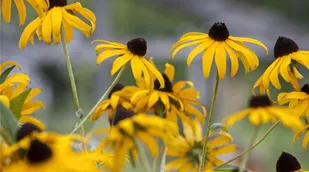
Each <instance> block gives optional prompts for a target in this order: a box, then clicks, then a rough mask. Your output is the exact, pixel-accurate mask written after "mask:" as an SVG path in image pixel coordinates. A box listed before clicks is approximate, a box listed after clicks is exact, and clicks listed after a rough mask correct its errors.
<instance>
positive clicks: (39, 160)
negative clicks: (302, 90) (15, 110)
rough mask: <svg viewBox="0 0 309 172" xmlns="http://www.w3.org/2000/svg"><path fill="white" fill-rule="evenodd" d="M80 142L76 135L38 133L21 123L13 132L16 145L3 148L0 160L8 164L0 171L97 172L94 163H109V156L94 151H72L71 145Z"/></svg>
mask: <svg viewBox="0 0 309 172" xmlns="http://www.w3.org/2000/svg"><path fill="white" fill-rule="evenodd" d="M83 140H84V139H83V138H81V137H80V136H78V135H71V136H69V135H59V134H56V133H47V132H42V131H41V130H40V129H39V128H38V127H36V126H34V125H32V124H24V125H23V126H22V127H21V128H20V129H19V131H18V132H17V143H16V144H14V145H12V146H9V147H7V148H6V149H5V150H4V152H3V159H1V160H2V161H3V162H9V163H5V165H4V168H3V171H4V172H16V171H18V172H29V171H31V172H42V171H44V172H55V171H72V172H85V171H93V172H99V171H100V169H99V168H98V167H97V165H96V163H95V162H104V161H109V157H108V156H107V155H104V154H101V153H100V152H98V151H85V150H80V151H79V152H78V151H74V149H73V147H72V145H74V144H75V143H81V142H83ZM68 160H69V161H68ZM3 162H2V163H3ZM80 164H83V165H82V166H81V165H80ZM103 164H104V163H103ZM103 168H105V167H104V165H103Z"/></svg>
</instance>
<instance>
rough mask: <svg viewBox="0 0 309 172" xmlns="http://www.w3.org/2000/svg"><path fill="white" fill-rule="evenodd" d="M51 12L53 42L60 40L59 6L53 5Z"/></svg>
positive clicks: (60, 14)
mask: <svg viewBox="0 0 309 172" xmlns="http://www.w3.org/2000/svg"><path fill="white" fill-rule="evenodd" d="M51 13H52V17H51V18H52V33H53V41H54V44H58V43H59V41H60V32H61V23H62V10H61V7H54V8H53V10H52V11H51Z"/></svg>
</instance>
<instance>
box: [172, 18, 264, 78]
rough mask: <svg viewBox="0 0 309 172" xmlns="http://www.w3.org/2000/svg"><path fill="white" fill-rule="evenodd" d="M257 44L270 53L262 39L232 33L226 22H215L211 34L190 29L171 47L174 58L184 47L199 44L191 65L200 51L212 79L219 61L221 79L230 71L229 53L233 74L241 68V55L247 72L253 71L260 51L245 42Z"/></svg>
mask: <svg viewBox="0 0 309 172" xmlns="http://www.w3.org/2000/svg"><path fill="white" fill-rule="evenodd" d="M245 42H248V43H253V44H257V45H259V46H261V47H263V48H264V49H265V50H266V52H267V53H268V49H267V48H266V46H265V45H264V44H263V43H261V42H260V41H258V40H255V39H252V38H247V37H234V36H230V33H229V30H228V28H227V27H226V25H225V24H224V23H215V24H214V25H213V26H212V27H211V28H210V30H209V32H208V34H205V33H200V32H189V33H187V34H184V35H183V36H182V37H181V38H180V39H179V40H178V41H177V42H176V43H175V44H174V45H173V46H172V48H171V50H170V51H171V52H172V57H173V58H174V57H175V55H176V54H177V52H178V51H179V50H181V49H183V48H186V47H189V46H193V45H197V46H196V47H195V48H194V49H193V50H192V51H191V52H190V54H189V56H188V59H187V65H188V66H190V65H191V63H192V61H193V59H194V58H195V57H196V56H197V55H198V54H200V53H202V52H203V55H202V66H203V74H204V77H205V78H208V77H209V75H210V71H211V66H212V63H213V61H214V60H215V64H216V66H217V71H218V75H219V78H220V79H223V78H224V76H225V74H226V69H227V67H226V61H227V59H226V57H227V54H228V56H229V57H230V59H231V77H234V76H235V75H236V73H237V71H238V68H239V63H238V58H240V60H241V61H242V63H243V65H244V68H245V71H246V73H247V72H249V71H253V70H254V69H256V68H257V67H258V65H259V59H258V57H257V56H256V54H255V53H254V52H253V51H252V50H251V49H249V48H248V47H247V46H246V45H245V44H244V43H245Z"/></svg>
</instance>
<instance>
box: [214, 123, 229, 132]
mask: <svg viewBox="0 0 309 172" xmlns="http://www.w3.org/2000/svg"><path fill="white" fill-rule="evenodd" d="M218 130H219V131H220V130H223V131H225V132H227V128H226V126H225V125H224V124H222V123H214V124H212V125H211V127H210V133H211V132H214V131H218Z"/></svg>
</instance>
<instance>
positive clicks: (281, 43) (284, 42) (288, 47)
mask: <svg viewBox="0 0 309 172" xmlns="http://www.w3.org/2000/svg"><path fill="white" fill-rule="evenodd" d="M298 50H299V48H298V45H297V44H296V43H295V42H294V41H293V40H292V39H290V38H286V37H283V36H279V38H278V39H277V42H276V44H275V47H274V56H275V58H279V57H282V56H285V55H288V54H291V53H294V52H297V51H298Z"/></svg>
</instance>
